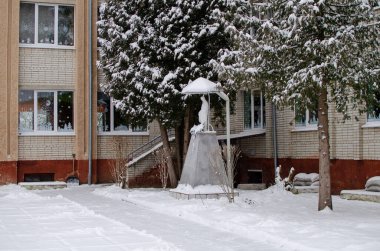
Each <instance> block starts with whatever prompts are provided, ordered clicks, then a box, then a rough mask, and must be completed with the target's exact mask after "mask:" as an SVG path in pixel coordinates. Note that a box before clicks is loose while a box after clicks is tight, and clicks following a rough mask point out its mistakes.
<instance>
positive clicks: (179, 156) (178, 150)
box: [175, 126, 183, 177]
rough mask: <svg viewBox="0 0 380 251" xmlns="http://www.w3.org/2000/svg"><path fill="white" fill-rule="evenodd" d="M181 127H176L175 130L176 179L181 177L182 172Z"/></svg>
mask: <svg viewBox="0 0 380 251" xmlns="http://www.w3.org/2000/svg"><path fill="white" fill-rule="evenodd" d="M181 128H182V126H177V127H176V128H175V146H176V147H175V152H176V158H177V177H181V171H182V146H183V144H182V139H183V138H182V133H181Z"/></svg>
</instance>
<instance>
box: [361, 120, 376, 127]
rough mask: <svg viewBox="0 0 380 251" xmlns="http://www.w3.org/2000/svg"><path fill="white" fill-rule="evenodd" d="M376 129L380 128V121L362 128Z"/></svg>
mask: <svg viewBox="0 0 380 251" xmlns="http://www.w3.org/2000/svg"><path fill="white" fill-rule="evenodd" d="M376 127H380V121H371V122H367V123H366V124H364V125H362V128H376Z"/></svg>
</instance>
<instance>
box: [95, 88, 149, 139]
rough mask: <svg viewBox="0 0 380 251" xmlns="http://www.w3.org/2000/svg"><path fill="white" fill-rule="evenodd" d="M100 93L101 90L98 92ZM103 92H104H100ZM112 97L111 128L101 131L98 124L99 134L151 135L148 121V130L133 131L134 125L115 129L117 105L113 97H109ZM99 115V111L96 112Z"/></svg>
mask: <svg viewBox="0 0 380 251" xmlns="http://www.w3.org/2000/svg"><path fill="white" fill-rule="evenodd" d="M98 93H99V92H98ZM100 93H102V92H100ZM109 99H110V130H109V131H99V130H98V125H97V124H96V131H97V134H98V135H100V136H107V135H110V136H113V135H133V136H139V135H141V136H147V135H149V125H148V123H147V126H146V131H137V132H136V131H133V126H132V125H128V130H120V131H115V120H114V118H115V105H114V102H113V97H109ZM97 115H98V111H97V112H96V116H97Z"/></svg>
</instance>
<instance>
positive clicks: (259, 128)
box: [243, 89, 265, 131]
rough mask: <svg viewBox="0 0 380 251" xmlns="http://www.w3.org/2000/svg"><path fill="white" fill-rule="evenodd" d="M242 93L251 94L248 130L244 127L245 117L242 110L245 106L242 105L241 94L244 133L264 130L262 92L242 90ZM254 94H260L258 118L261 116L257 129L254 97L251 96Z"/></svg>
mask: <svg viewBox="0 0 380 251" xmlns="http://www.w3.org/2000/svg"><path fill="white" fill-rule="evenodd" d="M244 92H251V127H250V128H246V127H245V122H244V120H245V118H244V115H245V112H244V109H245V104H244V98H245V94H244V93H243V124H244V131H252V130H265V126H264V109H265V107H263V103H264V102H263V101H264V96H263V92H262V91H261V90H259V89H254V90H244ZM254 92H260V116H261V121H260V126H258V127H255V96H254V95H253V93H254Z"/></svg>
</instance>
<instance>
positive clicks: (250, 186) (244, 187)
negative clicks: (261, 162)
mask: <svg viewBox="0 0 380 251" xmlns="http://www.w3.org/2000/svg"><path fill="white" fill-rule="evenodd" d="M237 188H238V189H241V190H264V189H266V188H267V186H266V184H265V183H258V184H239V185H238V186H237Z"/></svg>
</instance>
